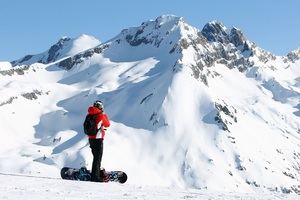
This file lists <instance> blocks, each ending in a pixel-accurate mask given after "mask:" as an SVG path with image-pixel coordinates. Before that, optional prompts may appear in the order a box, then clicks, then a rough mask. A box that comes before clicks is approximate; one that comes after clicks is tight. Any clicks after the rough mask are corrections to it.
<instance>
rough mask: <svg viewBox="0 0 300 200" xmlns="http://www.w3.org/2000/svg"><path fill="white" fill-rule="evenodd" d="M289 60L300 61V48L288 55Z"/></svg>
mask: <svg viewBox="0 0 300 200" xmlns="http://www.w3.org/2000/svg"><path fill="white" fill-rule="evenodd" d="M287 58H288V59H289V60H290V61H292V62H295V61H297V60H299V59H300V48H298V49H296V50H294V51H292V52H290V53H288V54H287Z"/></svg>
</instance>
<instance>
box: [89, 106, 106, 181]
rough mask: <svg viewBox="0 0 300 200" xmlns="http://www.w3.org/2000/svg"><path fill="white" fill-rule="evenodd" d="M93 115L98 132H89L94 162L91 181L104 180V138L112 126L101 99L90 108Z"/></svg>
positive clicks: (90, 113) (90, 114)
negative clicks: (102, 166) (102, 170)
mask: <svg viewBox="0 0 300 200" xmlns="http://www.w3.org/2000/svg"><path fill="white" fill-rule="evenodd" d="M87 116H92V117H91V118H92V119H93V120H94V122H93V123H95V125H96V131H94V132H96V134H87V135H88V138H89V144H90V148H91V150H92V154H93V164H92V173H91V181H94V182H102V178H103V177H102V175H101V173H103V172H101V161H102V155H103V140H104V136H105V131H106V128H107V127H109V126H110V121H109V119H108V116H107V115H106V114H105V113H104V106H103V103H102V102H101V101H99V100H97V101H95V102H94V104H93V106H90V107H89V108H88V115H87Z"/></svg>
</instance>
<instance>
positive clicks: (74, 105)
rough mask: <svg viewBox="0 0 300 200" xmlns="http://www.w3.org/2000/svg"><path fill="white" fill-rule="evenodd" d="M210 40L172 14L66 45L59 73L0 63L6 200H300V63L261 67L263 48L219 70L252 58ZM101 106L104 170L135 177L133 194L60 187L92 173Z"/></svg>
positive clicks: (130, 185)
mask: <svg viewBox="0 0 300 200" xmlns="http://www.w3.org/2000/svg"><path fill="white" fill-rule="evenodd" d="M224 29H225V27H224ZM200 36H201V35H200V32H199V30H198V29H197V28H195V27H192V26H190V25H188V24H187V23H186V22H184V20H183V19H182V18H179V17H176V16H169V15H165V16H161V17H159V18H158V19H156V20H150V21H147V22H144V23H142V25H141V26H139V27H132V28H129V29H125V30H123V31H122V32H121V33H120V34H119V35H117V36H116V37H115V38H113V39H111V40H110V41H108V42H106V43H105V44H100V42H98V41H97V39H95V38H93V37H92V36H86V35H82V36H80V37H79V38H78V39H75V40H73V39H72V40H68V38H63V41H64V45H63V47H64V48H62V49H61V50H60V51H59V52H60V53H59V56H58V57H56V59H54V60H53V62H52V63H47V64H42V63H31V62H35V61H37V60H29V61H28V63H23V64H28V65H30V66H29V67H28V68H24V69H23V67H24V66H23V65H20V66H15V67H11V65H10V64H9V63H5V64H3V65H1V63H2V62H1V63H0V67H1V73H0V76H1V82H0V113H1V114H0V121H1V126H0V136H1V140H0V173H2V175H0V176H1V177H0V178H1V179H3V180H4V181H3V182H1V184H0V190H1V193H0V195H2V196H0V198H2V199H5V198H8V199H17V198H20V195H27V194H28V196H25V199H26V198H32V199H35V198H36V199H37V198H40V197H41V196H43V195H45V196H46V197H45V198H53V199H55V198H72V199H76V198H77V199H80V198H83V197H84V198H86V197H88V198H95V197H97V198H98V197H99V198H103V199H134V198H137V199H166V198H168V199H170V198H171V199H188V198H196V199H197V198H203V199H260V198H261V199H276V198H277V199H281V198H287V199H289V198H290V199H292V197H294V196H293V195H289V196H285V195H283V194H282V193H296V192H297V191H299V190H300V186H299V185H300V184H299V180H300V179H299V177H300V174H299V168H300V165H299V163H300V154H299V152H300V147H299V139H300V135H299V130H300V121H299V112H300V110H299V109H300V108H299V99H300V82H299V77H300V70H299V69H300V68H299V66H300V61H299V60H298V61H295V62H290V61H288V62H286V61H285V58H283V57H275V59H272V58H273V57H270V58H269V59H267V58H266V61H264V62H262V59H261V58H260V56H263V55H268V54H267V53H266V52H264V51H263V50H261V49H259V48H257V47H255V46H252V47H253V48H254V50H255V51H254V50H253V51H254V52H255V53H253V56H252V57H251V58H249V59H250V61H251V62H253V63H254V64H253V66H251V67H248V68H246V69H245V70H244V71H240V70H239V68H238V66H235V65H234V66H233V67H232V66H229V65H227V64H226V63H225V64H224V62H223V63H222V62H214V63H212V64H211V65H209V62H210V59H208V60H206V59H207V58H211V59H213V58H215V57H217V56H218V55H219V54H221V53H220V52H219V51H221V52H222V53H223V54H224V52H223V50H224V51H225V52H229V53H228V55H230V56H231V57H234V56H236V58H235V59H236V60H239V59H241V58H244V57H243V56H245V55H246V54H245V52H240V51H241V50H237V48H236V47H235V46H234V45H233V44H222V43H220V42H208V41H206V40H201V42H199V37H200ZM203 37H204V36H203ZM183 41H186V44H183V43H184V42H183ZM247 42H249V41H247ZM249 44H250V42H249ZM94 45H98V46H96V47H95V48H98V49H101V48H104V47H106V48H104V50H103V51H102V52H100V53H99V51H98V50H97V51H96V50H95V51H93V50H94V49H93V48H92V47H94ZM182 45H183V46H182ZM90 48H92V49H90ZM235 51H236V52H235ZM251 51H252V50H251ZM79 52H82V53H80V54H78V53H79ZM90 52H92V53H90ZM95 52H96V53H95ZM39 55H40V54H39ZM43 55H44V54H43ZM205 55H206V56H207V57H205ZM249 55H250V54H248V53H247V56H249ZM202 56H203V57H202ZM214 56H215V57H214ZM66 58H71V61H74V63H75V64H74V65H72V66H71V68H70V69H68V70H64V68H63V66H62V65H60V60H64V59H66ZM199 59H200V61H199ZM201 59H202V60H201ZM245 59H246V58H245ZM234 61H235V60H234ZM199 63H201V64H202V65H200V64H199ZM207 63H208V64H207ZM2 66H5V67H3V68H2ZM195 66H199V67H198V68H197V67H195ZM17 69H20V70H22V69H23V71H22V72H23V73H16V72H14V71H13V70H17ZM11 70H12V71H11ZM197 70H199V71H197ZM12 72H14V73H12ZM11 73H12V74H11ZM197 73H199V74H198V76H197ZM96 99H101V100H102V101H103V102H104V106H105V112H106V113H107V114H108V116H109V117H110V119H111V124H112V125H111V127H110V128H109V129H108V131H107V134H106V138H105V141H104V155H103V162H102V164H103V166H104V167H105V168H106V169H107V170H122V171H125V172H126V173H127V174H128V177H129V179H128V182H127V183H126V184H125V185H118V184H96V183H83V182H80V183H78V182H72V181H62V180H59V176H60V175H59V171H60V169H61V168H62V167H63V166H70V167H80V166H86V167H87V168H90V167H91V162H92V156H91V152H90V148H89V144H88V140H87V138H86V136H85V135H84V134H83V130H82V123H83V120H84V118H85V115H86V112H87V108H88V106H90V105H91V104H92V103H93V101H94V100H96ZM7 174H11V175H7ZM12 174H17V175H12ZM28 176H30V177H28ZM38 177H48V179H47V178H38ZM11 178H14V179H15V180H16V181H15V182H14V183H9V184H8V185H6V184H4V183H6V182H9V179H11ZM5 180H6V181H5ZM25 183H26V184H25ZM79 184H80V185H79ZM49 185H51V186H52V187H53V188H49ZM47 186H48V188H47ZM99 186H100V187H99ZM74 188H75V189H74ZM187 188H189V189H187ZM192 188H193V189H192ZM194 189H197V190H194ZM107 191H108V192H107ZM215 191H217V192H215ZM5 195H7V196H5ZM61 195H62V197H61ZM81 195H83V196H81Z"/></svg>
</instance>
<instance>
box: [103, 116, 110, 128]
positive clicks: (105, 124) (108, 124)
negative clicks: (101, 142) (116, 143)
mask: <svg viewBox="0 0 300 200" xmlns="http://www.w3.org/2000/svg"><path fill="white" fill-rule="evenodd" d="M102 126H104V127H105V128H107V127H109V126H110V121H109V119H108V117H107V115H106V114H103V115H102Z"/></svg>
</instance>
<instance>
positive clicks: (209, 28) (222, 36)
mask: <svg viewBox="0 0 300 200" xmlns="http://www.w3.org/2000/svg"><path fill="white" fill-rule="evenodd" d="M201 33H202V35H204V36H205V37H206V38H207V40H208V41H210V42H222V43H228V31H227V28H226V27H225V26H224V25H223V24H222V23H221V22H218V21H212V22H209V23H207V24H205V26H204V27H203V29H202V31H201Z"/></svg>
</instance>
